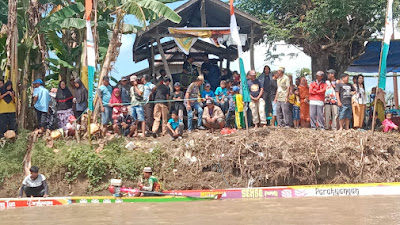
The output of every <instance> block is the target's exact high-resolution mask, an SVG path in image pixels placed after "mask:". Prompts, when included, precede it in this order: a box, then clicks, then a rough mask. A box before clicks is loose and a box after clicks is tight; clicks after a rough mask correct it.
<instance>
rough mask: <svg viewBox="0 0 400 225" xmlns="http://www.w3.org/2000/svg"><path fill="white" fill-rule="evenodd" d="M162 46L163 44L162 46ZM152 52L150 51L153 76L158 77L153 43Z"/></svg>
mask: <svg viewBox="0 0 400 225" xmlns="http://www.w3.org/2000/svg"><path fill="white" fill-rule="evenodd" d="M161 47H162V46H161ZM150 50H151V52H150V56H151V71H150V72H151V76H154V77H157V76H156V66H155V65H154V60H155V58H154V57H155V55H154V45H153V43H151V49H150Z"/></svg>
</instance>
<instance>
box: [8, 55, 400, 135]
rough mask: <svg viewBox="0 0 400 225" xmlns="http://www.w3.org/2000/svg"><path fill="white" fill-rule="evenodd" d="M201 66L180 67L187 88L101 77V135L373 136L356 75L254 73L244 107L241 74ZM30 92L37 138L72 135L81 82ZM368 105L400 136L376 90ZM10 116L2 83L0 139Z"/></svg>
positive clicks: (82, 105)
mask: <svg viewBox="0 0 400 225" xmlns="http://www.w3.org/2000/svg"><path fill="white" fill-rule="evenodd" d="M203 59H204V63H203V64H202V66H201V68H197V67H196V66H195V65H194V64H193V62H194V58H193V56H191V55H189V56H188V57H187V60H186V61H185V63H184V64H183V68H182V71H183V73H186V74H190V75H192V76H196V77H197V78H196V79H195V80H194V81H193V82H192V83H191V84H190V85H189V86H188V87H187V88H184V87H182V85H181V84H180V83H179V82H175V83H173V82H172V81H171V79H170V78H169V77H167V76H166V75H165V72H164V71H160V74H161V76H160V77H159V79H155V78H153V77H151V76H148V75H142V76H140V77H138V76H136V75H132V76H130V77H123V78H122V79H121V80H120V82H119V83H118V84H117V85H116V86H115V87H112V86H111V85H110V79H109V78H108V77H104V78H103V79H102V85H101V86H99V87H98V92H97V96H98V98H99V99H98V100H99V101H98V102H99V104H100V111H101V121H100V122H101V124H102V127H101V133H102V134H103V135H106V134H107V133H109V132H113V133H115V134H119V135H124V136H129V137H136V136H141V137H145V136H153V137H154V138H156V137H158V136H164V135H166V134H169V135H170V136H171V138H172V139H173V140H175V139H180V138H182V135H183V132H184V129H185V128H186V129H187V132H188V133H191V132H192V131H193V130H195V129H198V130H205V129H208V130H209V131H210V132H213V131H214V130H215V129H223V128H236V129H242V128H245V127H246V125H247V126H249V127H251V126H254V127H256V128H257V127H263V128H265V127H267V126H268V125H269V126H279V127H283V128H290V127H292V128H308V127H311V128H312V129H319V130H343V129H350V128H353V129H370V128H371V126H372V124H373V123H372V115H371V114H372V112H373V111H374V110H372V109H371V108H368V110H367V96H366V95H367V94H366V90H365V85H364V77H363V75H361V74H360V75H358V76H354V79H353V83H350V81H349V75H348V74H346V73H344V74H341V75H340V77H339V76H338V75H337V74H336V71H335V70H333V69H330V70H328V71H326V73H325V72H323V71H318V72H317V73H316V74H315V77H316V79H315V81H313V82H312V83H311V84H308V81H307V79H306V77H304V76H300V77H297V78H296V80H295V81H294V82H293V78H292V76H290V75H286V74H285V68H283V67H280V68H279V69H278V70H276V71H274V72H271V70H270V67H269V66H265V67H264V69H263V71H262V73H261V74H259V75H258V76H257V72H256V71H255V70H251V71H249V72H248V73H247V81H246V82H247V84H245V85H247V87H248V90H249V93H250V98H251V101H250V102H249V103H248V104H247V103H244V102H243V94H242V93H241V90H242V88H241V85H242V84H241V80H240V75H239V73H238V72H237V71H234V72H233V73H231V72H230V71H229V70H228V69H224V70H222V71H221V70H220V69H219V67H218V66H217V65H216V64H215V63H214V62H213V61H212V60H210V59H208V55H206V54H205V55H203ZM199 74H200V75H199ZM33 85H34V91H33V104H34V108H35V111H36V115H37V121H38V127H39V128H38V129H39V131H40V132H45V130H48V129H49V130H55V129H62V130H64V131H65V134H68V133H70V134H74V130H76V129H77V126H76V124H77V123H79V119H80V118H81V116H82V114H83V113H84V112H85V111H86V109H87V107H88V91H87V89H86V88H85V86H84V85H83V83H82V81H81V80H79V79H72V80H70V82H69V85H67V83H66V82H65V81H60V82H59V86H58V88H52V89H51V90H50V91H48V90H47V89H46V88H45V87H44V83H43V81H42V80H40V79H38V80H35V81H34V82H33ZM67 86H69V88H68V87H67ZM370 99H371V102H370V103H371V104H370V105H371V106H373V105H375V104H374V103H375V101H376V106H377V108H376V110H375V111H376V121H375V123H374V124H375V126H376V127H375V128H377V129H382V130H383V131H384V132H388V131H390V130H397V129H398V127H397V125H396V124H395V123H394V122H393V121H392V120H391V118H392V115H391V114H387V115H385V100H384V92H383V91H382V90H381V89H376V88H373V89H372V92H371V95H370ZM366 112H368V114H366ZM15 114H16V113H15V93H14V91H13V90H12V83H11V82H10V81H7V82H6V83H4V81H0V124H1V125H0V128H1V130H0V136H1V135H3V134H4V133H5V132H6V131H7V130H16V116H15ZM246 115H247V118H245V116H246ZM246 119H247V124H246ZM72 124H75V126H73V125H72Z"/></svg>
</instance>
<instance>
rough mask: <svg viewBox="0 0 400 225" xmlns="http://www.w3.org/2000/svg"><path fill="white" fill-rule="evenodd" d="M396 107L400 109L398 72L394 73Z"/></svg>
mask: <svg viewBox="0 0 400 225" xmlns="http://www.w3.org/2000/svg"><path fill="white" fill-rule="evenodd" d="M393 75H394V76H393V90H394V108H395V109H399V89H398V85H397V73H393Z"/></svg>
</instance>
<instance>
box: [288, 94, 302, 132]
mask: <svg viewBox="0 0 400 225" xmlns="http://www.w3.org/2000/svg"><path fill="white" fill-rule="evenodd" d="M289 102H290V104H292V105H293V125H294V128H299V127H300V91H299V88H297V87H295V88H294V89H293V94H292V95H290V96H289Z"/></svg>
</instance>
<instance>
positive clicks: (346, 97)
mask: <svg viewBox="0 0 400 225" xmlns="http://www.w3.org/2000/svg"><path fill="white" fill-rule="evenodd" d="M354 93H355V88H354V87H353V85H351V84H349V75H348V74H346V73H344V74H342V76H341V80H340V83H339V84H336V99H337V101H338V106H339V125H340V129H339V130H343V127H344V128H345V129H346V130H348V129H349V127H350V119H351V116H352V108H351V97H352V96H353V94H354Z"/></svg>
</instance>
